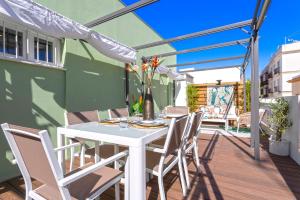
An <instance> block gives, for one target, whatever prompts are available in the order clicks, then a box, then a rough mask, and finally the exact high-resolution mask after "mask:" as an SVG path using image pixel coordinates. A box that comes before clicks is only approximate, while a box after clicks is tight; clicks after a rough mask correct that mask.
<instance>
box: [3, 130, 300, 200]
mask: <svg viewBox="0 0 300 200" xmlns="http://www.w3.org/2000/svg"><path fill="white" fill-rule="evenodd" d="M267 145H268V142H267V140H266V139H265V140H262V145H261V147H262V149H261V159H262V161H261V162H257V161H255V160H254V159H253V150H252V149H251V148H250V140H249V139H248V138H238V137H231V136H230V137H229V136H221V135H212V134H211V135H206V134H202V135H201V136H200V139H199V147H200V148H199V156H200V159H201V173H200V174H199V173H197V171H196V168H195V165H194V162H192V160H189V165H188V167H189V172H190V180H191V186H192V188H191V190H190V191H188V197H187V198H184V197H183V196H182V192H181V185H180V180H179V178H178V170H177V168H174V169H173V170H172V171H171V172H170V173H169V174H167V176H165V178H164V184H165V189H166V193H167V197H168V199H170V200H181V199H191V200H198V199H230V200H231V199H233V200H234V199H239V200H240V199H242V200H243V199H245V200H252V199H280V200H281V199H300V188H299V185H300V173H299V172H300V166H299V165H297V164H296V163H295V162H294V161H293V160H292V159H291V158H288V157H280V156H274V155H270V154H269V153H268V151H267V149H268V146H267ZM87 161H91V160H87ZM75 165H76V166H78V165H79V162H78V160H76V163H75ZM67 166H68V164H67ZM39 185H40V184H39V183H37V182H36V181H35V182H34V188H35V187H38V186H39ZM123 194H124V192H123V187H122V186H121V196H123ZM23 196H24V183H23V181H22V179H20V178H17V179H14V180H10V181H7V182H5V183H2V184H0V199H16V200H20V199H23ZM147 198H148V199H150V200H156V199H159V189H158V184H157V178H156V177H154V178H153V179H152V180H151V181H150V182H149V183H148V184H147ZM101 199H104V200H113V199H114V189H113V188H111V189H109V190H108V191H107V192H105V193H104V194H103V195H102V196H101ZM121 199H123V197H122V198H121Z"/></svg>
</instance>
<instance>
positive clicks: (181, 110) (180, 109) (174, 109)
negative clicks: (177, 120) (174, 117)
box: [165, 106, 189, 115]
mask: <svg viewBox="0 0 300 200" xmlns="http://www.w3.org/2000/svg"><path fill="white" fill-rule="evenodd" d="M165 113H166V115H168V114H180V115H188V114H189V108H188V107H186V106H167V107H166V108H165Z"/></svg>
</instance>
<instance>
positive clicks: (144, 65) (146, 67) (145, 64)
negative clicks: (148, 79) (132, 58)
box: [142, 63, 148, 71]
mask: <svg viewBox="0 0 300 200" xmlns="http://www.w3.org/2000/svg"><path fill="white" fill-rule="evenodd" d="M147 69H148V64H147V63H144V64H143V65H142V70H143V71H147Z"/></svg>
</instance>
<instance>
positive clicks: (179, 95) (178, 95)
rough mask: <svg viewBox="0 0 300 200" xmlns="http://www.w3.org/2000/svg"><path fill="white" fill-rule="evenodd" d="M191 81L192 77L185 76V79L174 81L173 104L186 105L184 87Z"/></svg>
mask: <svg viewBox="0 0 300 200" xmlns="http://www.w3.org/2000/svg"><path fill="white" fill-rule="evenodd" d="M191 83H193V78H192V77H189V76H186V80H183V81H176V86H175V106H187V94H186V89H187V86H188V84H191Z"/></svg>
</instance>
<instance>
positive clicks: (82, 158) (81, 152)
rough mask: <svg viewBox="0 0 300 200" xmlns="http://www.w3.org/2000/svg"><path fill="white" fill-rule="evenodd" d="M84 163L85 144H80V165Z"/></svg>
mask: <svg viewBox="0 0 300 200" xmlns="http://www.w3.org/2000/svg"><path fill="white" fill-rule="evenodd" d="M84 164H85V144H82V145H81V149H80V167H82V166H83V165H84Z"/></svg>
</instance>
